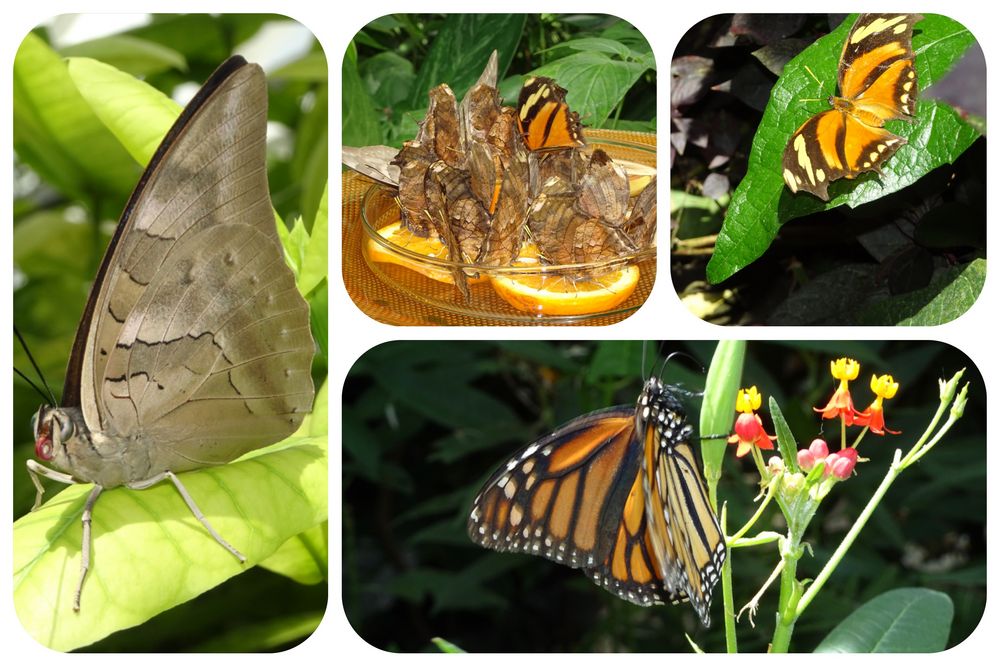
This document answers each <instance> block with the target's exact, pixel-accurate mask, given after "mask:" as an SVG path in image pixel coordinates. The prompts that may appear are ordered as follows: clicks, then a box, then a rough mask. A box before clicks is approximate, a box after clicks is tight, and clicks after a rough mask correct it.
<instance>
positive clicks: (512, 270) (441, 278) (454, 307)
mask: <svg viewBox="0 0 1000 667" xmlns="http://www.w3.org/2000/svg"><path fill="white" fill-rule="evenodd" d="M588 139H589V140H590V143H589V146H588V148H597V147H599V148H602V149H603V150H604V151H606V152H607V153H608V154H609V155H610V156H611V157H612V158H613V159H614V160H616V161H622V160H625V161H630V162H634V163H638V164H641V165H644V166H646V167H653V168H655V165H656V149H655V146H654V145H649V144H643V143H638V142H633V141H628V140H620V139H617V140H611V139H607V140H605V139H596V138H594V137H593V134H589V135H588ZM395 194H396V190H395V189H394V188H391V187H387V186H384V185H378V184H376V185H373V186H371V187H370V188H369V189H368V191H367V192H366V193H365V196H364V200H363V201H362V205H361V219H362V225H363V229H364V234H363V235H362V248H361V253H362V256H363V257H364V259H365V263H366V264H367V265H368V268H369V269H370V270H371V272H372V273H373V274H374V275H375V276H376V277H377V278H378V279H379V280H380V281H381V282H383V283H385V284H386V285H387V286H389V287H391V288H392V289H394V290H396V291H398V292H400V293H402V294H403V295H405V296H406V297H408V298H412V299H414V300H416V301H418V302H421V303H424V304H428V305H431V306H434V307H437V308H441V309H444V310H446V311H448V312H452V313H458V314H461V315H467V316H473V317H477V318H481V319H485V320H487V321H494V322H497V323H531V324H540V323H544V324H549V323H552V324H555V323H581V324H586V323H588V322H589V321H592V320H596V319H606V318H609V317H613V316H616V315H623V316H624V315H627V314H628V313H631V312H633V311H635V310H637V309H638V308H639V307H640V306H641V305H642V304H643V303H644V302H645V301H646V298H647V297H648V296H649V293H650V291H651V290H652V287H653V282H654V279H655V274H656V249H655V248H648V249H645V250H642V251H640V252H637V253H633V254H630V255H625V256H621V257H616V258H614V259H611V260H604V261H600V262H588V263H584V264H564V265H541V264H537V263H536V264H531V265H527V266H483V265H481V264H463V263H460V262H453V261H451V260H449V259H448V258H447V256H444V257H429V256H427V255H425V254H421V253H417V252H414V251H413V250H410V249H408V248H406V247H403V246H400V245H397V244H395V243H393V242H392V241H390V240H389V239H387V238H385V237H383V236H382V235H380V234H379V233H378V230H380V229H383V228H385V227H387V226H389V225H391V224H393V223H396V222H399V220H400V210H399V206H398V204H397V202H396V200H395ZM456 270H462V271H464V272H465V273H466V275H467V276H468V285H469V298H468V299H466V298H465V296H463V294H462V293H461V292H460V291H459V289H458V288H457V287H456V286H455V284H454V278H453V277H452V275H453V272H454V271H456ZM581 276H583V277H581ZM543 293H544V295H543ZM540 295H541V296H540Z"/></svg>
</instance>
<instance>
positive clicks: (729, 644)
mask: <svg viewBox="0 0 1000 667" xmlns="http://www.w3.org/2000/svg"><path fill="white" fill-rule="evenodd" d="M727 522H728V513H727V505H725V504H724V505H723V506H722V517H721V523H722V534H723V535H725V534H726V523H727ZM727 542H728V540H727ZM735 608H736V607H735V605H734V604H733V553H732V549H730V548H729V547H726V562H724V563H723V564H722V613H723V624H724V626H725V628H726V652H727V653H739V648H738V647H737V645H736V612H735Z"/></svg>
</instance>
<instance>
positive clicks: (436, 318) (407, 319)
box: [341, 130, 656, 326]
mask: <svg viewBox="0 0 1000 667" xmlns="http://www.w3.org/2000/svg"><path fill="white" fill-rule="evenodd" d="M587 135H588V137H590V138H592V139H599V140H602V141H608V142H614V141H628V142H632V143H637V144H642V145H644V146H651V147H654V148H655V146H656V135H654V134H647V133H639V132H616V131H611V130H589V131H588V132H587ZM616 153H621V157H623V158H626V159H634V160H637V161H641V162H648V161H649V155H648V154H640V153H638V152H635V155H630V154H629V151H628V150H627V149H625V150H624V151H618V150H616ZM341 179H342V184H343V201H342V207H341V209H342V210H341V215H342V217H341V232H342V233H341V239H342V248H341V251H342V253H343V271H344V286H345V287H346V288H347V293H348V294H349V295H350V297H351V299H352V300H353V301H354V303H355V304H356V305H357V306H358V308H360V309H361V311H362V312H364V313H365V314H366V315H368V316H369V317H371V318H372V319H374V320H377V321H379V322H383V323H385V324H394V325H401V326H440V325H443V326H526V325H527V326H532V325H536V326H537V325H546V326H567V325H568V326H572V325H574V324H576V325H588V326H595V325H606V324H613V323H615V322H620V321H621V320H623V319H625V318H626V317H628V316H629V315H630V314H631V313H632V312H633V311H634V310H635V309H637V308H638V307H639V306H641V305H642V303H643V302H644V301H645V300H646V297H648V296H649V292H650V290H652V289H653V282H654V280H655V279H656V261H655V258H653V259H652V260H649V261H646V262H643V263H641V264H640V274H639V275H640V277H639V284H638V286H637V287H636V290H635V292H634V293H633V294H632V295H631V296H630V297H629V298H628V300H627V301H626V302H625V304H624V308H623V310H624V312H618V313H615V314H611V315H606V316H601V317H592V318H588V319H586V320H584V321H581V322H575V323H574V322H559V321H553V320H552V319H548V318H544V317H542V318H534V319H528V320H520V321H507V320H504V319H502V315H503V314H509V315H510V316H515V317H523V316H524V313H519V312H518V311H515V310H514V309H513V308H511V307H509V306H508V305H507V304H506V303H505V302H503V301H502V300H501V299H500V297H499V296H496V295H495V294H491V293H490V292H491V291H492V290H491V289H489V291H485V290H484V291H482V292H481V293H480V294H479V295H478V298H479V299H486V300H492V299H495V300H496V303H495V304H492V307H494V308H495V310H496V311H497V312H498V313H500V314H501V317H497V318H492V317H485V316H474V315H469V314H464V313H458V312H452V311H451V310H448V309H446V308H442V307H439V306H436V305H434V304H430V303H425V302H423V301H420V300H419V299H417V298H414V296H413V292H414V289H413V288H412V287H413V286H412V283H413V281H426V279H425V278H423V276H421V275H420V274H418V273H417V272H415V271H410V270H409V269H405V268H403V267H398V266H394V265H381V264H380V265H379V266H380V268H383V267H384V269H385V272H384V273H382V274H381V275H376V274H375V272H373V271H372V268H371V267H370V266H369V265H368V263H367V262H366V261H365V258H364V256H363V255H362V244H363V243H364V242H365V240H366V236H365V231H364V227H363V223H362V221H361V204H362V200H363V199H364V195H365V192H367V191H368V188H369V187H371V186H372V184H373V183H374V181H372V180H371V179H369V178H367V177H365V176H362V175H360V174H358V173H356V172H353V171H345V172H343V174H342V176H341ZM430 282H433V281H430ZM483 287H484V288H487V286H483ZM424 289H425V290H426V289H427V287H426V285H425V287H424ZM430 289H438V290H440V293H439V294H437V295H435V296H436V298H438V299H439V300H449V299H453V300H454V302H455V303H456V304H460V301H459V298H460V297H458V294H457V292H458V290H456V289H455V287H454V285H447V284H444V283H441V284H440V285H436V286H435V285H431V286H430Z"/></svg>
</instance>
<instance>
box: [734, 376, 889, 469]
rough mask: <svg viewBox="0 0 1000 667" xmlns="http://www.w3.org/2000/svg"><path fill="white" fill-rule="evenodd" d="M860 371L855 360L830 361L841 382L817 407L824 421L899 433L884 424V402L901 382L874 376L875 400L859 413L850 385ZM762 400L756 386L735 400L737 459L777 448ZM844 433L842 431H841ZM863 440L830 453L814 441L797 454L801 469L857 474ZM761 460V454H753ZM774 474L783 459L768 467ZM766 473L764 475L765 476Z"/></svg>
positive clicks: (875, 430) (872, 430)
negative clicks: (766, 424) (766, 423)
mask: <svg viewBox="0 0 1000 667" xmlns="http://www.w3.org/2000/svg"><path fill="white" fill-rule="evenodd" d="M860 372H861V364H859V363H858V362H857V361H856V360H854V359H848V358H846V357H844V358H841V359H837V360H835V361H831V362H830V374H831V375H833V378H834V379H835V380H838V381H839V383H838V385H837V388H836V390H835V391H834V393H833V396H831V397H830V400H829V401H827V403H826V405H824V406H823V407H822V408H814V410H815V411H816V412H818V413H821V414H822V416H823V419H840V420H841V423H842V425H843V426H844V427H847V426H863V427H864V428H865V430H864V431H863V432H862V434H861V435H862V436H863V435H864V433H867V432H868V431H871V432H872V433H875V434H876V435H885V434H886V433H891V434H893V435H896V434H898V433H899V431H893V430H892V429H889V428H887V427H886V425H885V407H884V405H883V404H884V402H885V401H886V400H888V399H891V398H893V397H894V396H895V395H896V392H897V391H898V390H899V383H898V382H896V381H895V380H894V379H893V377H892V376H891V375H881V376H875V375H873V376H872V379H871V383H870V386H871V390H872V393H874V394H875V399H874V400H873V401H872V402H871V404H870V405H869V406H868V408H867V409H865V410H864V411H858V410H857V409H856V408H855V407H854V400H853V398H852V397H851V391H850V382H851V381H852V380H856V379H857V378H858V375H859V374H860ZM761 402H762V398H761V395H760V392H759V391H757V387H755V386H754V387H750V388H749V389H741V390H740V392H739V394H738V395H737V397H736V411H737V412H738V413H739V416H738V417H737V418H736V424H735V426H734V427H733V434H732V435H731V436H729V444H733V445H736V446H737V448H736V456H738V457H742V456H745V455H746V454H747V453H748V452H751V451H753V450H754V449H755V448H756V449H758V450H764V449H774V445H773V444H772V442H771V441H772V440H776V439H777V438H776V436H773V435H768V434H767V431H766V430H765V429H764V424H763V422H762V421H761V418H760V415H758V414H757V411H758V410H759V409H760V406H761ZM842 432H843V429H842ZM860 439H861V438H860V437H859V438H858V439H857V441H855V443H854V445H853V446H850V447H848V446H847V442H846V441H843V442H842V443H841V446H840V450H839V451H836V452H832V453H831V452H830V448H829V446H828V445H827V443H826V441H825V440H822V439H820V438H817V439H815V440H813V441H812V443H811V444H810V445H809V447H808V448H807V449H802V450H799V451H798V452H797V454H796V457H797V462H798V467H799V468H800V469H801V470H802V471H804V472H807V473H808V472H811V471H813V470H814V469H815V468H816V467H817V466H822V473H821V474H820V473H814V476H813V478H815V475H820V477H824V478H825V477H833V478H834V479H835V480H843V479H847V478H849V477H850V476H851V474H852V473H853V472H854V467H855V465H856V464H857V462H858V450H857V444H858V442H859V441H860ZM754 456H755V457H757V460H758V461H761V464H762V459H760V458H759V455H758V454H756V453H755V454H754ZM768 468H770V469H771V474H772V475H773V474H776V473H779V472H780V471H781V470H783V464H782V461H781V459H780V458H777V457H776V458H773V459H772V460H771V462H769V464H768ZM762 474H763V473H762Z"/></svg>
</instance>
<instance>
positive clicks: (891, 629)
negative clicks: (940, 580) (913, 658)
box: [816, 588, 955, 653]
mask: <svg viewBox="0 0 1000 667" xmlns="http://www.w3.org/2000/svg"><path fill="white" fill-rule="evenodd" d="M954 613H955V609H954V605H953V604H952V602H951V598H949V597H948V596H947V595H945V594H944V593H940V592H938V591H932V590H930V589H927V588H898V589H896V590H893V591H889V592H887V593H883V594H881V595H879V596H877V597H875V598H873V599H871V600H869V601H868V602H866V603H864V604H863V605H861V606H860V607H858V608H857V609H856V610H854V612H853V613H852V614H851V615H850V616H848V617H847V618H845V619H844V620H843V621H841V622H840V623H839V624H838V625H837V627H835V628H834V629H833V630H831V631H830V634H828V635H827V636H826V638H825V639H824V640H823V641H822V642H820V644H819V646H817V647H816V653H936V652H938V651H943V650H944V649H945V647H946V646H947V644H948V636H949V634H950V633H951V621H952V618H953V616H954Z"/></svg>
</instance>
